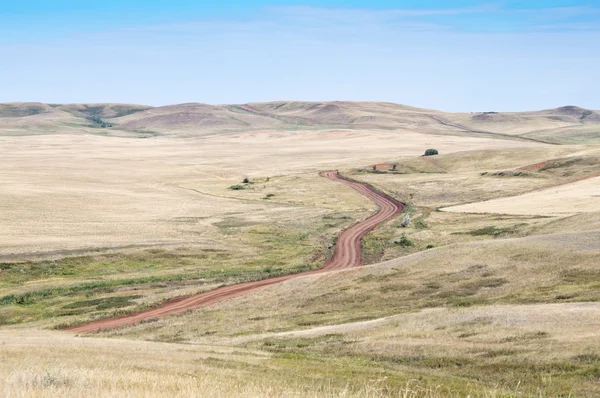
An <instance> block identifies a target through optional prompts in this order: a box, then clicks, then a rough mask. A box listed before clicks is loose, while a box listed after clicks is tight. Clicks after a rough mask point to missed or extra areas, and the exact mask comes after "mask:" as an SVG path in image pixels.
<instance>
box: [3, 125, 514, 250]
mask: <svg viewBox="0 0 600 398" xmlns="http://www.w3.org/2000/svg"><path fill="white" fill-rule="evenodd" d="M432 143H433V142H432V141H431V138H430V137H429V136H426V135H421V134H416V133H408V132H406V133H400V132H376V133H375V132H369V131H359V132H354V131H340V132H335V131H329V132H303V133H290V134H287V133H277V134H274V136H273V134H271V133H255V134H247V135H239V136H231V137H227V138H211V139H198V140H195V139H193V140H168V139H152V140H139V139H138V140H133V139H126V138H114V137H113V138H106V137H97V136H67V135H52V136H35V137H0V147H1V148H2V156H1V157H0V169H2V170H3V172H2V175H1V176H0V180H1V181H0V182H1V183H2V185H3V186H4V187H5V188H4V189H3V190H2V192H1V193H0V223H1V224H2V226H3V228H2V230H1V231H0V242H1V243H0V254H4V255H7V254H12V255H13V257H17V258H18V257H25V256H26V255H27V254H28V253H32V252H48V251H61V252H65V251H66V252H68V251H72V250H84V249H94V248H110V247H115V246H117V247H123V246H130V245H133V246H138V245H144V246H147V245H152V246H159V245H182V244H184V245H194V244H206V243H214V242H215V241H216V240H218V239H215V234H214V232H215V227H214V226H213V224H214V223H215V222H218V221H220V220H222V219H223V218H224V217H228V216H233V215H235V216H239V215H240V214H242V215H249V214H252V216H253V217H254V218H261V219H265V220H277V221H284V220H289V219H298V218H302V217H305V216H306V214H310V213H314V211H315V209H314V208H312V207H314V206H316V207H318V209H317V210H316V211H322V210H321V209H327V208H328V207H329V206H331V207H334V208H337V209H340V208H341V209H343V210H350V211H352V210H357V208H358V209H370V208H371V207H369V206H370V205H369V203H370V202H368V201H367V200H366V199H364V198H362V197H361V196H360V195H358V194H356V193H353V192H347V191H348V190H347V189H345V188H344V187H343V186H338V185H339V184H337V185H336V184H334V183H332V182H330V181H329V182H328V181H325V179H323V178H319V177H318V176H317V171H320V170H324V169H335V168H343V167H347V166H350V165H352V166H355V165H357V164H362V163H367V164H368V162H372V161H375V160H376V159H381V158H387V157H391V156H395V155H399V154H404V155H417V154H419V153H420V152H421V151H422V148H423V147H426V146H429V145H431V144H432ZM436 144H437V145H438V146H439V148H440V149H441V150H443V151H447V152H451V151H459V150H467V149H476V148H484V147H489V146H494V145H498V146H500V147H515V146H517V145H519V146H521V145H523V144H522V143H515V142H512V141H493V140H486V139H476V138H464V139H458V138H452V137H451V138H443V139H441V141H440V142H437V143H436ZM297 173H299V174H298V178H300V180H298V181H297V182H295V183H294V184H295V185H296V189H293V190H291V191H289V192H288V193H287V194H285V195H283V197H282V201H278V198H277V196H275V197H273V198H272V199H270V200H263V199H262V198H263V197H264V196H265V195H266V194H267V193H275V194H277V190H278V188H277V187H278V184H277V180H276V179H274V180H273V182H271V181H269V183H264V181H265V180H264V179H266V178H267V177H271V178H272V177H275V176H280V175H287V176H289V175H290V174H297ZM245 176H248V177H249V178H251V179H263V180H262V181H263V183H262V184H261V185H260V190H254V189H253V190H249V191H247V192H246V191H231V190H229V189H228V188H229V187H230V186H231V185H234V184H238V183H240V182H241V180H242V178H243V177H245ZM286 178H287V179H288V180H289V179H290V177H286ZM270 187H273V190H274V192H270V190H269V189H270ZM284 189H287V188H284ZM240 199H243V200H240ZM287 201H289V202H290V203H287ZM302 204H308V205H310V206H311V207H306V206H298V205H302ZM331 207H329V208H331Z"/></svg>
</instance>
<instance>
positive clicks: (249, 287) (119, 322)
mask: <svg viewBox="0 0 600 398" xmlns="http://www.w3.org/2000/svg"><path fill="white" fill-rule="evenodd" d="M321 176H323V177H327V178H329V179H331V180H333V181H337V182H340V183H342V184H346V185H348V186H349V187H351V188H352V189H354V190H356V191H358V192H360V193H361V194H363V195H364V196H366V197H367V198H369V199H371V200H372V201H373V202H375V203H376V204H377V206H378V207H379V210H378V211H377V213H375V214H373V215H372V216H370V217H368V218H367V219H365V220H363V221H360V222H358V223H356V224H354V225H352V226H351V227H349V228H347V229H345V230H344V231H342V233H341V234H340V236H339V237H338V240H337V244H336V247H335V252H334V254H333V256H332V257H331V259H330V260H329V261H328V262H327V263H326V264H325V266H323V268H320V269H318V270H314V271H307V272H302V273H298V274H292V275H285V276H279V277H275V278H270V279H264V280H260V281H254V282H246V283H240V284H237V285H231V286H225V287H221V288H218V289H215V290H211V291H208V292H204V293H199V294H195V295H192V296H187V297H181V298H175V299H173V300H169V301H167V302H166V303H164V304H163V305H161V306H160V307H157V308H151V309H148V310H144V311H140V312H137V313H134V314H129V315H125V316H120V317H116V318H107V319H101V320H98V321H94V322H90V323H87V324H84V325H80V326H75V327H72V328H68V329H65V330H68V331H71V332H74V333H92V332H98V331H101V330H108V329H114V328H118V327H123V326H131V325H135V324H137V323H140V322H142V321H144V320H147V319H151V318H159V317H163V316H166V315H172V314H178V313H182V312H185V311H188V310H192V309H196V308H200V307H206V306H209V305H211V304H214V303H217V302H219V301H223V300H226V299H229V298H232V297H237V296H241V295H244V294H247V293H249V292H252V291H255V290H258V289H260V288H263V287H265V286H269V285H274V284H276V283H281V282H284V281H287V280H289V279H293V278H297V277H299V276H305V275H314V274H319V273H322V272H328V271H332V270H339V269H343V268H351V267H357V266H359V265H360V257H361V256H360V254H361V240H362V238H363V236H365V235H366V234H367V233H369V232H370V231H371V230H373V229H374V228H375V227H377V226H378V225H379V224H381V223H383V222H385V221H387V220H389V219H391V218H392V217H394V216H396V215H397V214H398V213H400V212H401V211H402V209H403V207H404V206H403V204H402V203H400V202H399V201H397V200H396V199H394V198H392V197H390V196H388V195H386V194H384V193H383V192H380V191H378V190H376V189H375V188H373V187H371V186H370V185H367V184H364V183H360V182H356V181H352V180H349V179H346V178H344V177H341V176H340V175H339V173H338V172H337V171H326V172H323V173H321Z"/></svg>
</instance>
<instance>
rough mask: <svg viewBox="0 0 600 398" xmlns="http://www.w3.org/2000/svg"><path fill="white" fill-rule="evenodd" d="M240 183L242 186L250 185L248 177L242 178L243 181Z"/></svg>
mask: <svg viewBox="0 0 600 398" xmlns="http://www.w3.org/2000/svg"><path fill="white" fill-rule="evenodd" d="M242 182H243V183H244V184H250V180H249V179H248V177H244V179H243V180H242Z"/></svg>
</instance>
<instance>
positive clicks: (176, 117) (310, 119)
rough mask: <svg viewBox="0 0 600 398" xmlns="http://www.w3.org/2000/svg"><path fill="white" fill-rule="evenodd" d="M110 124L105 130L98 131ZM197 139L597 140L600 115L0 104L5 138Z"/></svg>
mask: <svg viewBox="0 0 600 398" xmlns="http://www.w3.org/2000/svg"><path fill="white" fill-rule="evenodd" d="M102 122H105V124H106V125H110V126H109V127H108V128H104V129H103V131H101V132H100V131H98V129H93V128H94V127H98V126H100V125H101V124H102ZM74 127H75V128H78V130H77V131H78V132H81V131H82V130H81V129H82V128H83V131H85V132H87V133H93V134H104V135H125V136H136V134H138V135H137V136H140V137H144V138H146V137H148V136H152V135H158V134H160V135H173V136H179V137H195V136H203V135H213V134H223V133H238V132H244V131H257V130H276V129H278V130H306V129H313V130H314V129H323V128H344V129H366V128H368V129H386V130H402V131H404V130H410V131H417V132H422V133H430V134H459V135H470V136H491V137H496V138H498V137H504V138H507V139H521V140H537V141H542V142H550V143H586V142H591V143H594V142H597V141H598V139H600V138H599V134H600V133H599V128H600V112H598V111H593V110H587V109H583V108H578V107H575V106H565V107H561V108H556V109H550V110H544V111H538V112H520V113H514V112H513V113H498V112H483V113H470V114H469V113H445V112H440V111H434V110H428V109H420V108H414V107H409V106H405V105H399V104H393V103H379V102H344V101H336V102H297V101H288V102H285V101H280V102H268V103H250V104H244V105H207V104H198V103H189V104H179V105H169V106H161V107H148V106H143V105H124V104H72V105H56V104H51V105H49V104H39V103H15V104H0V131H1V133H2V134H4V135H6V134H11V135H18V134H47V133H73V132H74V129H73V128H74Z"/></svg>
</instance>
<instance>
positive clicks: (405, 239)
mask: <svg viewBox="0 0 600 398" xmlns="http://www.w3.org/2000/svg"><path fill="white" fill-rule="evenodd" d="M394 243H395V244H397V245H398V246H402V247H410V246H414V245H415V244H414V243H413V242H412V241H411V240H410V239H408V237H407V236H406V234H402V237H401V238H400V240H397V241H395V242H394Z"/></svg>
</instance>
